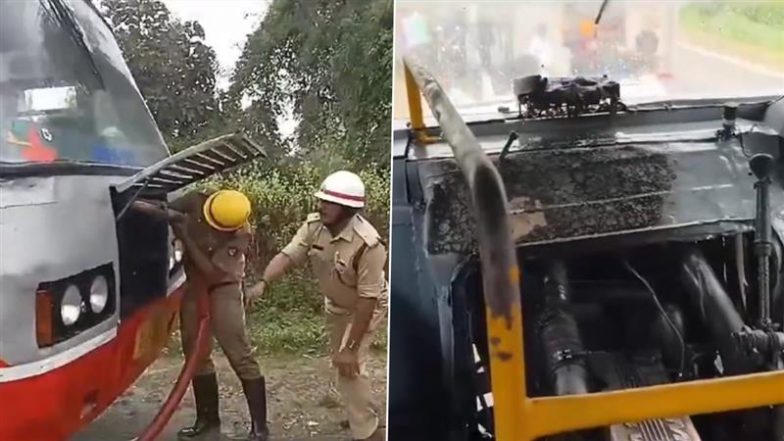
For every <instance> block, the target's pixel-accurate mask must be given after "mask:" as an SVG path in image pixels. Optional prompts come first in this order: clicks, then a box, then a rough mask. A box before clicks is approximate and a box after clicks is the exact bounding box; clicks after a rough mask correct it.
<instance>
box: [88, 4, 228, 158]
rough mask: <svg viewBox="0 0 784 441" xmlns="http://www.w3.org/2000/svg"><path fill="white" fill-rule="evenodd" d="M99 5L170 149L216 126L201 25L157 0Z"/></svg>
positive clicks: (209, 58) (210, 56)
mask: <svg viewBox="0 0 784 441" xmlns="http://www.w3.org/2000/svg"><path fill="white" fill-rule="evenodd" d="M101 6H102V13H103V14H104V16H105V17H106V18H107V20H108V21H109V22H110V23H111V25H112V27H113V29H114V32H115V35H116V38H117V41H118V43H119V45H120V49H122V51H123V55H124V56H125V59H126V62H127V63H128V66H129V67H130V70H131V73H132V74H133V76H134V78H135V80H136V84H137V85H138V86H139V89H140V91H141V93H142V95H143V96H144V99H145V101H146V102H147V106H148V107H149V108H150V112H151V113H152V115H153V117H154V118H155V121H156V122H157V124H158V127H159V128H160V130H161V133H162V134H163V135H164V137H165V138H166V140H167V142H169V144H170V145H171V146H172V147H173V148H174V149H175V150H176V149H177V148H178V147H183V146H186V145H187V144H188V143H191V142H195V141H197V140H198V139H199V138H200V137H203V136H204V134H205V133H206V132H207V131H209V130H210V129H211V128H212V127H214V126H216V125H219V124H220V122H221V115H222V113H221V112H220V108H219V96H218V95H217V93H216V87H215V76H216V71H217V67H218V66H217V62H216V59H215V51H213V49H212V48H211V47H209V46H208V45H207V44H205V42H204V29H203V28H202V27H201V25H200V24H199V23H198V22H195V21H186V22H181V21H179V20H177V19H176V18H174V17H172V15H171V14H170V13H169V10H168V9H167V8H166V6H165V5H164V4H163V3H162V2H160V1H159V0H103V1H102V3H101Z"/></svg>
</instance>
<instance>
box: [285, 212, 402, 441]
mask: <svg viewBox="0 0 784 441" xmlns="http://www.w3.org/2000/svg"><path fill="white" fill-rule="evenodd" d="M282 252H283V253H284V254H286V255H287V256H289V257H290V258H291V259H292V261H293V262H294V263H295V264H298V265H300V264H303V263H305V261H310V264H311V268H312V270H313V273H314V275H315V276H316V278H317V279H318V284H319V288H320V291H321V293H322V294H323V295H324V306H325V310H326V315H327V330H328V332H329V339H330V351H331V352H332V353H333V354H334V353H337V352H338V351H340V350H341V349H342V348H343V347H344V346H345V345H346V343H347V340H348V337H349V332H350V330H351V323H352V322H353V319H354V309H355V307H356V304H357V301H358V299H359V298H375V299H378V301H377V303H376V309H375V311H374V313H373V318H372V319H371V322H370V326H369V327H368V331H367V333H366V334H365V336H364V337H363V338H362V340H361V341H360V342H359V347H358V356H359V369H360V374H359V376H358V377H356V378H354V379H349V378H345V377H342V376H340V375H338V376H337V383H338V389H339V390H340V394H341V395H342V397H343V401H344V402H345V403H346V407H347V412H348V420H349V424H350V426H351V432H352V436H353V437H354V438H355V439H364V438H367V437H369V436H370V435H372V434H373V432H374V431H375V430H376V428H377V427H378V423H379V417H378V415H377V413H376V411H375V410H374V408H373V404H372V396H371V389H370V380H369V378H368V375H367V370H366V361H367V355H368V350H369V348H370V344H371V342H372V340H373V334H374V332H375V330H376V328H377V327H378V325H379V323H380V322H381V321H382V320H383V318H384V316H385V315H386V311H387V305H388V291H389V289H388V286H387V281H386V277H385V271H384V265H385V263H386V247H385V246H384V244H383V242H382V241H381V238H380V236H379V235H378V232H377V231H376V229H375V228H374V227H373V226H372V225H371V224H370V223H369V222H368V221H367V220H365V219H364V218H362V217H361V216H359V215H355V216H354V217H353V218H352V219H351V220H350V221H349V223H348V225H347V226H346V228H345V229H344V230H343V231H341V233H340V234H338V235H337V236H335V237H333V236H332V234H331V233H330V232H329V230H328V229H327V228H326V227H325V226H324V224H322V223H321V221H320V218H319V214H318V213H314V214H311V215H309V216H308V217H307V219H306V221H305V223H304V224H303V225H302V226H301V227H300V229H299V231H297V234H296V236H294V239H292V241H291V242H290V243H289V244H288V245H287V246H286V247H285V248H284V249H283V250H282Z"/></svg>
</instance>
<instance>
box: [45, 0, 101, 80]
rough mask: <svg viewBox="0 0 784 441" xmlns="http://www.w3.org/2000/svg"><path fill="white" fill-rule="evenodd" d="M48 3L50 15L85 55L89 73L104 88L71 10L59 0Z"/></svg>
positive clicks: (51, 0)
mask: <svg viewBox="0 0 784 441" xmlns="http://www.w3.org/2000/svg"><path fill="white" fill-rule="evenodd" d="M48 3H49V6H50V8H51V11H50V17H51V18H54V19H55V20H57V22H58V23H59V24H60V26H61V27H62V28H63V29H65V30H66V31H67V32H68V36H69V37H70V39H71V41H72V42H73V43H74V44H75V45H76V47H77V48H78V49H79V50H80V51H81V52H82V53H83V54H84V55H85V56H86V57H87V63H88V65H89V69H90V73H92V74H93V77H94V78H95V80H96V81H98V84H99V86H100V89H106V86H105V85H104V82H103V77H102V76H101V73H100V72H99V71H98V66H96V64H95V60H93V55H92V53H91V52H90V48H88V47H87V43H86V42H85V41H84V33H83V31H82V29H81V28H80V27H79V25H78V24H77V23H76V20H75V19H74V17H73V15H72V13H71V11H70V10H69V9H68V7H67V6H65V5H63V4H62V3H61V2H60V0H49V1H48Z"/></svg>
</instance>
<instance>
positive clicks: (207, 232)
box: [170, 191, 269, 441]
mask: <svg viewBox="0 0 784 441" xmlns="http://www.w3.org/2000/svg"><path fill="white" fill-rule="evenodd" d="M217 196H221V197H223V199H222V200H219V199H220V198H218V197H217ZM232 199H233V200H232ZM170 208H172V209H174V210H176V211H179V212H182V213H184V214H185V215H186V221H185V229H186V232H187V235H188V236H189V237H190V238H191V239H192V241H193V242H194V244H193V246H194V247H197V248H199V249H200V250H201V251H202V252H203V254H205V255H206V256H207V257H208V258H209V259H210V260H211V262H212V263H213V265H215V266H216V267H217V268H218V269H220V270H221V273H222V274H223V276H222V277H221V278H220V279H219V280H208V279H207V278H206V277H205V275H204V274H202V271H201V270H200V269H199V268H198V267H197V265H196V264H195V262H194V261H193V260H192V257H191V256H189V254H188V249H187V248H186V250H185V255H184V260H183V264H184V269H185V273H186V275H187V277H188V282H187V285H186V289H185V294H184V296H183V299H182V306H181V311H180V321H181V332H182V346H183V350H184V352H185V355H186V357H188V356H190V355H191V351H193V349H194V348H193V343H194V341H195V340H196V334H197V331H198V324H199V316H198V299H199V298H200V295H201V294H202V293H204V292H205V291H206V292H207V293H208V298H209V308H210V331H211V334H212V335H213V336H214V337H215V339H216V340H217V341H218V344H219V345H220V347H221V349H222V350H223V353H224V354H225V355H226V358H228V360H229V364H230V365H231V367H232V369H233V370H234V372H235V373H236V374H237V376H238V377H239V379H240V382H241V383H242V388H243V392H244V394H245V397H246V399H247V401H248V409H249V413H250V416H251V429H250V433H249V435H248V438H247V439H248V440H252V441H266V440H267V438H268V436H269V431H268V429H267V404H266V382H265V378H264V376H262V375H261V372H260V369H259V365H258V363H257V362H256V360H255V358H254V357H253V353H252V349H251V344H250V340H249V338H248V334H247V331H246V328H245V308H244V303H243V300H244V299H243V291H242V281H243V278H244V274H245V255H246V253H247V251H248V249H249V247H250V243H251V237H252V233H251V229H250V226H249V225H248V223H247V217H248V215H249V214H250V202H249V201H248V200H247V198H246V197H245V196H244V195H242V194H241V193H238V192H233V191H220V192H217V193H210V194H207V193H201V192H191V193H188V194H186V195H185V196H183V197H182V198H180V199H178V200H176V201H174V202H173V203H172V204H170ZM221 215H222V217H221ZM211 343H212V342H211V341H210V343H209V344H208V348H209V352H208V353H207V354H205V356H204V357H203V358H202V359H201V360H199V363H198V367H197V369H196V375H195V376H194V379H193V391H194V398H195V401H196V419H197V420H196V423H195V424H194V425H193V426H191V427H186V428H184V429H182V430H181V431H180V432H179V436H180V438H193V437H196V436H200V435H202V434H204V433H205V432H207V431H212V430H216V429H218V428H219V427H220V417H219V409H218V407H219V406H218V401H219V399H218V385H217V376H216V374H215V367H214V366H213V364H212V357H211V356H210V353H211V349H212V344H211Z"/></svg>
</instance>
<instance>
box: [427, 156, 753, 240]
mask: <svg viewBox="0 0 784 441" xmlns="http://www.w3.org/2000/svg"><path fill="white" fill-rule="evenodd" d="M742 162H745V161H743V160H742V158H738V157H737V155H736V154H735V152H733V151H731V150H726V149H719V148H717V147H716V146H715V145H713V144H707V143H706V144H705V145H704V146H701V147H700V148H694V147H693V146H688V148H679V147H677V146H673V147H672V148H667V147H664V148H662V147H660V146H659V147H652V146H646V145H624V146H611V147H593V148H571V149H542V150H536V151H523V152H519V153H515V154H512V155H509V156H508V157H507V158H506V159H505V161H504V162H503V163H502V164H500V165H498V162H497V160H496V166H498V168H499V171H500V173H501V176H502V178H503V180H504V184H505V186H506V190H507V198H508V200H509V208H510V211H511V214H512V218H511V223H512V229H513V232H512V233H513V237H514V238H515V240H516V242H517V243H518V244H526V243H533V242H547V241H553V240H556V239H569V238H576V237H583V236H592V235H601V234H608V233H618V232H624V231H631V230H640V229H645V228H652V227H659V226H677V225H678V224H683V223H687V222H689V223H692V222H714V221H718V220H727V219H745V218H753V215H754V212H753V203H751V204H749V201H752V202H753V200H754V190H753V180H752V179H751V178H750V177H749V176H748V175H747V173H745V170H746V169H747V167H746V168H744V164H742ZM421 164H422V166H421V167H422V169H421V172H420V176H422V177H423V178H422V179H423V186H424V188H425V194H426V196H425V199H426V204H427V222H428V224H427V244H428V251H429V252H430V253H432V254H443V253H449V252H457V253H468V252H472V251H474V250H475V249H476V243H475V239H474V236H475V235H474V231H475V223H474V218H473V213H472V212H471V203H470V199H469V198H470V194H469V192H468V188H467V185H466V183H465V179H464V178H463V175H462V173H461V172H460V170H459V169H458V167H457V164H456V163H455V162H454V160H452V159H446V160H438V161H424V162H422V163H421Z"/></svg>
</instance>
